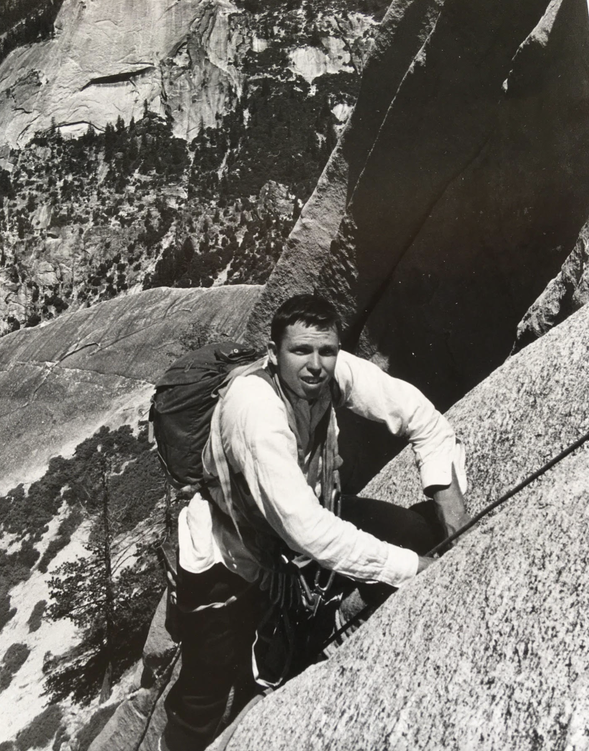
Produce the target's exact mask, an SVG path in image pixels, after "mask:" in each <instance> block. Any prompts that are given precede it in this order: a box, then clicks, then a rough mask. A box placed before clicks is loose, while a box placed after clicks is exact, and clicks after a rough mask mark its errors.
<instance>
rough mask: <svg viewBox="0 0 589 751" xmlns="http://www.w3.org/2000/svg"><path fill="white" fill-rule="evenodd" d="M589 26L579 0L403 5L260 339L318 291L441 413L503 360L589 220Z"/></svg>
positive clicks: (366, 347) (299, 230) (258, 320)
mask: <svg viewBox="0 0 589 751" xmlns="http://www.w3.org/2000/svg"><path fill="white" fill-rule="evenodd" d="M587 32H588V23H587V6H586V3H584V2H582V1H581V0H561V1H560V2H551V3H550V4H548V3H547V2H546V1H545V0H542V1H538V0H528V1H527V2H524V3H519V4H518V5H517V8H516V7H512V6H507V5H505V4H503V3H500V2H496V1H495V0H489V1H488V2H485V3H484V4H483V5H482V6H480V7H478V9H477V13H474V12H473V11H472V7H471V4H469V3H468V2H466V1H463V0H446V2H437V3H436V2H431V3H415V2H413V3H406V2H394V3H393V4H392V6H391V8H390V10H389V12H388V13H387V16H386V18H385V20H384V21H383V24H382V27H381V29H380V33H379V37H378V39H377V42H376V47H375V51H374V52H373V54H372V57H371V59H370V61H369V62H368V64H367V66H366V70H365V75H364V78H363V83H362V88H361V91H360V95H359V98H358V102H357V104H356V107H355V110H354V113H353V114H352V116H351V119H350V122H349V124H348V127H347V129H346V132H345V133H344V135H343V137H342V141H341V143H340V145H339V147H338V149H337V150H336V151H335V152H334V154H333V156H332V159H331V160H330V163H329V164H328V166H327V167H326V170H325V172H324V175H323V177H322V179H321V180H320V182H319V184H318V186H317V189H316V191H315V193H314V195H313V197H312V198H311V199H310V201H309V202H308V204H307V206H306V207H305V210H304V211H303V213H302V215H301V217H300V219H299V221H298V223H297V225H296V227H295V229H294V230H293V233H292V235H291V237H290V241H289V246H288V248H287V249H286V251H285V253H283V255H282V257H281V259H280V262H279V264H278V265H277V266H276V268H275V270H274V272H273V276H272V277H271V279H270V281H269V283H268V285H267V288H266V290H265V292H264V295H263V296H262V299H261V301H260V303H259V304H258V307H257V309H256V310H255V311H254V315H253V317H252V321H251V323H250V331H251V332H252V336H257V335H258V333H259V331H261V330H264V327H265V326H266V325H267V320H268V316H269V311H270V310H271V309H272V308H273V307H274V306H275V304H276V303H277V302H278V301H280V300H281V299H282V298H283V297H284V296H285V295H286V294H287V292H288V293H290V292H291V291H292V290H293V289H295V288H296V289H300V290H309V289H317V290H319V291H322V292H325V293H327V294H328V295H329V296H331V297H333V298H334V299H335V300H336V301H337V302H338V305H339V307H340V309H341V311H342V312H343V313H344V315H345V317H346V319H347V322H348V324H349V334H348V344H349V345H351V346H357V347H358V348H359V350H360V351H361V352H362V353H363V354H366V355H369V356H372V357H374V358H375V359H377V360H378V361H379V362H381V363H382V364H384V365H385V366H388V367H390V369H391V370H392V371H393V372H394V373H395V374H397V375H400V376H402V377H405V378H407V379H408V380H411V381H413V382H415V383H416V384H417V385H419V386H420V387H421V388H422V389H423V390H425V391H426V393H428V395H430V396H431V397H432V398H433V399H434V400H435V401H436V403H437V404H440V405H449V404H451V403H452V402H453V401H455V400H456V399H457V398H458V397H460V396H461V395H462V394H464V393H465V391H467V390H468V389H469V388H471V387H472V386H473V385H474V384H475V383H477V382H478V381H480V380H481V378H483V377H484V376H485V375H487V374H488V373H489V372H490V371H491V370H492V369H493V368H494V367H496V366H497V365H498V364H499V363H500V362H501V361H502V360H503V359H504V358H505V357H506V356H507V355H508V354H509V352H510V350H511V347H512V343H513V340H514V332H515V329H516V326H517V323H518V322H519V320H520V319H521V317H522V315H523V314H524V312H525V310H526V309H527V308H528V307H529V305H530V304H531V302H532V301H533V300H534V299H535V298H536V297H537V295H538V294H539V293H540V292H541V290H542V289H543V288H544V286H545V285H546V283H547V282H548V280H549V279H551V278H552V277H554V275H555V274H556V273H557V271H558V269H559V267H560V265H561V264H562V262H563V260H564V258H565V257H566V255H567V253H568V249H569V248H570V247H571V245H572V244H574V241H575V238H576V237H577V236H578V234H579V231H580V229H581V227H582V226H583V224H584V222H585V220H586V217H587V214H588V213H589V212H588V208H589V175H588V172H587V168H586V161H585V159H584V158H583V156H582V155H583V153H584V151H585V149H586V148H587V133H588V132H589V129H588V128H587V121H588V102H589V99H588V94H589V80H588V78H587V76H586V73H585V70H584V65H583V64H582V62H581V61H583V60H584V59H585V57H586V55H587ZM286 280H288V284H287V283H286Z"/></svg>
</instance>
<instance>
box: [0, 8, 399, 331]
mask: <svg viewBox="0 0 589 751" xmlns="http://www.w3.org/2000/svg"><path fill="white" fill-rule="evenodd" d="M27 1H28V0H27ZM37 1H38V2H43V3H45V0H37ZM47 2H48V0H47ZM385 4H386V0H373V1H371V3H370V8H371V10H370V11H368V10H366V11H365V12H362V11H361V8H362V6H363V5H364V3H363V2H362V0H318V2H317V3H315V4H313V6H312V7H311V6H309V5H308V4H306V3H305V2H303V0H276V1H275V2H273V3H270V4H267V3H261V2H258V0H235V3H231V2H229V0H200V1H199V2H192V1H191V2H188V3H185V2H181V3H172V4H167V5H166V4H162V3H161V2H159V0H156V1H155V2H152V1H151V0H150V2H146V3H141V4H138V3H133V2H126V3H118V4H112V3H111V2H110V1H109V0H93V2H89V3H78V2H70V0H67V1H66V2H64V3H63V6H62V8H61V12H60V13H59V16H58V18H57V20H56V23H55V32H54V35H53V37H52V38H50V39H48V40H45V41H43V42H38V43H35V44H30V45H28V46H23V47H20V48H17V49H15V50H13V51H12V52H11V54H10V55H9V56H8V57H7V58H6V59H5V60H4V61H3V62H2V64H0V238H1V241H0V335H1V334H4V333H7V332H10V331H14V330H16V329H18V328H20V327H22V326H32V325H36V323H38V322H40V321H46V320H50V319H52V318H53V317H55V316H56V315H59V314H60V313H62V312H63V311H64V310H66V309H68V310H69V311H70V312H71V311H73V310H76V309H78V308H80V307H84V306H86V305H90V304H94V303H95V302H102V301H104V300H106V299H111V298H113V297H115V296H117V295H118V294H120V293H124V292H126V291H127V290H134V291H136V290H139V289H146V288H149V287H154V286H160V285H166V286H174V285H178V286H181V287H189V286H202V287H207V286H212V285H213V284H241V283H253V284H259V283H263V282H264V281H265V280H266V278H267V276H268V274H269V273H270V271H271V269H272V267H273V265H274V263H275V262H276V259H277V258H278V257H279V256H280V254H281V252H282V249H283V246H284V242H285V239H286V237H287V235H288V233H289V231H290V229H291V228H292V226H293V224H294V219H295V218H296V216H298V212H299V211H300V207H301V206H302V204H303V203H304V201H305V200H306V199H307V198H308V196H309V195H310V194H311V192H312V190H313V187H314V185H315V183H316V180H317V177H318V176H319V174H320V173H321V170H322V169H323V167H324V165H325V163H326V161H327V159H328V157H329V154H330V153H331V150H332V148H333V145H334V144H335V142H336V140H337V134H338V132H339V130H340V129H341V127H342V124H343V122H344V121H345V120H346V118H347V116H348V114H349V111H350V108H351V106H352V103H353V101H354V99H355V95H356V91H357V87H358V85H359V80H360V72H361V68H362V64H363V61H364V58H365V53H366V49H367V47H368V45H369V43H370V39H371V37H372V36H373V33H374V29H375V28H376V25H377V21H376V15H378V12H379V8H380V9H382V7H383V6H384V5H385ZM31 23H32V22H31ZM0 25H1V24H0ZM31 28H33V27H31ZM13 41H14V40H13ZM0 43H1V39H0ZM0 52H1V50H0ZM75 136H77V137H75ZM15 144H19V146H18V147H15V148H11V147H14V145H15ZM270 194H274V195H275V196H279V197H280V198H279V200H267V198H268V197H269V196H270Z"/></svg>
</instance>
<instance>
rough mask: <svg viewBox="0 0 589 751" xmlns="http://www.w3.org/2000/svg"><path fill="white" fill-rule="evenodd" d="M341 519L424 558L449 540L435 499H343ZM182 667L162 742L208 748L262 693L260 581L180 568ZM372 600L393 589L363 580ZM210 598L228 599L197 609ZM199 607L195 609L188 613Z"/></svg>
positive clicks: (218, 568)
mask: <svg viewBox="0 0 589 751" xmlns="http://www.w3.org/2000/svg"><path fill="white" fill-rule="evenodd" d="M341 516H342V518H343V519H346V520H348V521H350V522H352V523H353V524H354V525H355V526H357V527H358V528H359V529H363V530H365V531H366V532H370V533H371V534H373V535H374V536H375V537H378V538H379V539H381V540H384V541H385V542H389V543H391V544H393V545H400V546H402V547H406V548H409V549H411V550H415V552H416V553H418V554H419V555H425V553H427V551H428V550H430V549H431V548H433V547H434V546H435V545H436V544H437V543H438V542H440V541H441V540H442V539H443V531H442V529H441V526H440V525H439V522H438V521H437V517H436V514H435V510H434V507H433V503H432V502H431V501H425V502H424V503H420V504H417V505H416V506H413V507H412V508H411V509H403V508H400V507H398V506H393V505H392V504H389V503H383V502H381V501H375V500H372V499H368V498H357V497H356V496H343V497H342V508H341ZM178 575H179V581H178V600H179V605H180V607H181V609H182V610H184V611H185V612H184V613H182V615H181V621H180V632H181V639H182V667H181V671H180V675H179V677H178V680H177V681H176V683H175V684H174V686H173V687H172V689H171V691H170V693H169V694H168V696H167V698H166V703H165V706H166V712H167V715H168V723H167V726H166V729H165V731H164V736H163V739H162V740H163V744H162V745H163V746H165V747H167V748H168V749H169V751H200V749H204V748H206V747H207V746H208V745H209V744H210V743H211V742H212V741H213V739H214V738H215V737H216V736H217V735H218V734H219V733H220V732H221V731H222V730H223V728H224V727H225V726H226V724H228V722H230V721H231V720H232V719H233V718H234V717H235V716H236V715H237V713H238V712H239V711H240V709H241V708H242V707H243V706H245V704H246V703H247V702H248V701H249V700H250V699H251V698H253V696H254V695H255V694H256V693H258V691H259V687H257V685H256V684H255V682H254V679H253V675H252V657H251V652H252V645H253V642H254V639H255V634H256V628H257V626H258V624H259V623H260V620H261V618H262V616H263V612H264V607H265V600H264V596H263V594H262V593H261V592H260V590H259V589H258V587H257V586H256V585H255V584H254V585H251V584H249V583H248V582H246V581H245V580H244V579H242V578H241V577H240V576H237V575H236V574H233V573H231V572H230V571H228V570H227V569H226V568H225V567H224V566H222V565H221V564H217V565H215V566H213V567H212V568H211V569H209V570H208V571H206V572H204V573H202V574H191V573H189V572H187V571H184V570H182V569H179V572H178ZM342 579H345V578H344V577H340V582H339V583H338V586H339V587H340V588H341V589H342V591H344V592H345V590H346V589H348V591H352V589H353V588H355V587H357V586H358V585H357V583H354V582H352V581H351V580H345V582H343V586H342V581H341V580H342ZM359 589H360V590H361V595H362V597H363V598H364V599H365V600H367V601H368V602H380V601H382V600H384V599H385V598H386V597H387V596H388V594H390V592H392V591H393V588H392V587H388V586H387V585H379V584H369V585H360V587H359ZM209 603H226V604H225V605H223V606H222V607H209V608H207V609H206V610H202V611H197V612H194V610H195V608H197V607H199V606H202V605H207V604H209ZM189 611H192V612H189Z"/></svg>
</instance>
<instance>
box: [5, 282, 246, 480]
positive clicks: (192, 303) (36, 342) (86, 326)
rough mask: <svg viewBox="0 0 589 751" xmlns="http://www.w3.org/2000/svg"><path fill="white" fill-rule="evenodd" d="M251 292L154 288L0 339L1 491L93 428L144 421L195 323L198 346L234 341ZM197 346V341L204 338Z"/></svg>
mask: <svg viewBox="0 0 589 751" xmlns="http://www.w3.org/2000/svg"><path fill="white" fill-rule="evenodd" d="M258 295H259V288H258V287H255V286H248V287H241V288H239V287H235V288H219V289H215V290H203V289H198V290H169V289H164V288H160V289H156V290H150V291H148V292H145V293H142V294H140V295H131V296H128V297H123V298H119V299H117V300H112V301H110V302H108V303H103V304H102V305H97V306H95V307H93V308H90V309H87V310H83V311H79V312H78V313H73V314H68V315H65V316H63V317H62V318H60V319H58V320H57V321H55V322H53V323H50V324H47V325H46V326H43V327H39V328H32V329H25V330H23V331H17V332H15V333H13V334H9V335H8V336H5V337H3V338H2V339H0V383H1V388H0V393H1V397H0V416H1V419H0V440H1V441H2V445H3V446H4V451H3V466H2V473H1V476H0V488H1V489H2V490H3V491H5V490H7V489H9V488H11V487H13V486H15V485H17V484H18V483H19V482H23V481H24V482H30V481H31V479H33V478H35V477H36V476H38V474H39V472H40V471H41V470H42V469H44V467H45V466H46V463H47V460H48V459H49V457H51V456H56V455H59V454H62V455H63V454H67V453H68V452H69V451H71V450H73V448H74V447H75V446H76V445H77V444H78V443H80V441H81V440H82V439H83V438H86V437H88V436H89V435H92V433H94V431H95V430H97V429H98V427H99V426H100V425H103V424H106V425H112V426H118V425H120V424H123V423H124V422H131V423H133V422H134V423H136V422H137V420H138V419H144V420H145V419H147V413H148V411H149V399H150V395H151V393H152V391H153V383H154V381H155V380H156V379H157V378H158V376H159V374H160V373H161V372H163V370H165V368H166V367H167V365H168V363H169V362H171V360H172V359H173V358H174V356H178V355H179V354H180V353H181V351H182V349H181V343H180V339H181V335H182V332H183V331H186V332H188V331H190V330H191V327H192V325H193V324H194V323H195V322H197V321H198V324H199V327H200V330H201V335H202V338H203V340H204V339H206V337H210V338H215V336H221V335H222V334H223V333H225V332H230V334H231V336H235V337H237V338H239V335H240V332H242V331H243V324H242V320H243V317H244V315H247V312H248V311H249V310H250V309H251V306H252V305H253V303H254V301H255V300H256V298H257V296H258ZM203 343H204V341H203Z"/></svg>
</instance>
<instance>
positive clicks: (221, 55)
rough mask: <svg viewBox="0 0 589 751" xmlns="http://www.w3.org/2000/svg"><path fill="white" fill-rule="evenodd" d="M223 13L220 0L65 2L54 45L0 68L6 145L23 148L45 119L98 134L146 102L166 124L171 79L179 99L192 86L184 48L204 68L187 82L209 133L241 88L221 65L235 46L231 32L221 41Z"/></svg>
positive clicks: (228, 8)
mask: <svg viewBox="0 0 589 751" xmlns="http://www.w3.org/2000/svg"><path fill="white" fill-rule="evenodd" d="M231 12H233V13H235V12H236V8H235V7H234V6H232V5H231V4H230V3H228V2H223V0H220V1H219V2H215V0H211V1H210V2H207V1H206V0H205V2H202V1H201V0H189V2H175V3H172V4H170V3H167V2H164V1H163V0H153V1H150V2H148V3H140V2H136V1H135V0H125V2H121V3H111V2H88V3H79V2H75V0H71V1H68V0H66V2H64V4H63V7H62V9H61V12H60V14H59V15H58V17H57V19H56V22H55V38H54V39H51V40H48V41H46V42H43V43H42V44H39V45H32V46H29V47H27V48H23V49H18V50H16V51H14V52H13V53H12V55H11V56H9V58H8V59H7V60H6V61H5V63H4V64H3V65H2V67H1V68H0V86H1V88H2V90H3V91H6V92H7V98H8V100H9V103H10V105H11V106H6V104H5V105H4V107H3V108H2V111H1V116H2V130H3V132H4V133H5V138H6V140H8V141H9V142H11V143H17V142H26V140H28V138H30V137H31V136H32V135H33V133H34V132H35V131H37V130H43V129H46V128H48V127H49V126H50V124H51V120H52V119H53V120H54V121H55V123H56V124H57V125H64V126H67V127H68V128H69V130H70V132H76V131H78V132H80V133H82V132H84V131H85V130H86V128H87V125H88V123H94V124H95V125H96V126H104V124H105V123H107V122H114V121H115V120H116V119H117V117H119V116H122V117H124V118H125V119H127V120H128V119H130V118H131V117H132V116H135V117H138V116H139V115H140V114H141V111H142V108H143V102H144V101H147V102H148V103H150V104H152V103H153V109H154V110H155V111H158V112H160V113H162V114H164V110H165V106H166V102H167V97H168V88H170V87H171V91H170V95H171V96H172V102H170V103H169V105H171V104H172V103H173V102H175V103H177V104H178V105H179V106H180V105H181V104H182V103H185V102H183V101H182V100H183V98H184V99H185V96H186V95H185V94H183V95H182V96H180V97H178V94H179V92H181V90H182V85H181V82H180V81H179V80H178V79H179V73H180V74H183V79H184V83H185V86H186V88H187V89H190V87H191V85H192V83H193V82H192V80H191V75H190V74H191V66H190V65H189V64H188V63H189V62H190V60H189V58H188V52H187V45H188V40H189V39H190V40H191V42H192V47H193V52H196V53H197V56H198V59H199V62H201V61H202V62H203V65H202V67H201V68H200V69H199V73H201V75H202V77H201V80H200V81H195V82H194V85H195V86H197V87H198V88H197V89H196V90H197V91H198V92H199V94H200V96H201V105H202V108H201V112H202V117H203V120H204V121H205V123H206V124H207V125H210V124H212V123H214V119H215V115H216V114H217V113H218V112H220V111H223V108H224V105H225V98H226V97H227V96H235V95H236V94H237V90H238V85H239V81H238V80H237V78H236V76H235V74H233V76H232V73H231V70H230V63H232V62H233V61H232V60H231V58H228V57H227V54H231V53H232V52H233V51H234V48H235V47H236V46H238V45H239V42H240V35H239V31H237V33H235V34H231V35H230V34H229V33H228V31H229V29H228V28H227V27H228V16H229V15H230V14H231ZM231 31H232V32H234V31H235V29H231ZM191 32H193V33H194V36H192V33H191ZM182 51H183V52H184V58H186V59H185V60H183V57H182ZM163 61H165V67H163V66H162V62H163ZM211 70H213V71H214V76H213V77H211V76H210V71H211ZM207 73H209V75H207ZM188 96H190V94H188ZM193 125H194V124H193V123H192V126H193ZM179 127H180V128H183V130H184V131H186V130H187V129H190V127H191V126H189V123H188V120H187V121H186V122H183V123H182V124H181V125H179Z"/></svg>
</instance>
